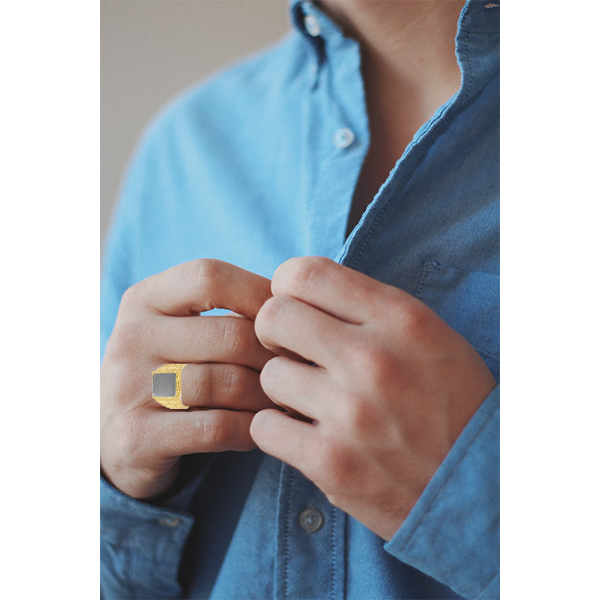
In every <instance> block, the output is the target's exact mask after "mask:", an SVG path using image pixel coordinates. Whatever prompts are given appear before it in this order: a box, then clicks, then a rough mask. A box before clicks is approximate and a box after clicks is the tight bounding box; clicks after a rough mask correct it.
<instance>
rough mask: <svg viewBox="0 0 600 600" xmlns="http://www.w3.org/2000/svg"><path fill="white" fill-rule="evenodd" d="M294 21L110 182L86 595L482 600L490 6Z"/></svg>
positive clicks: (347, 13)
mask: <svg viewBox="0 0 600 600" xmlns="http://www.w3.org/2000/svg"><path fill="white" fill-rule="evenodd" d="M290 10H291V15H292V21H293V23H294V27H295V31H294V32H293V34H292V35H290V36H289V37H287V38H286V39H285V40H283V42H282V43H281V44H279V45H278V46H277V47H275V48H273V49H272V50H270V51H268V52H266V53H264V54H262V55H260V56H257V57H254V58H252V59H250V60H247V61H244V62H242V63H240V64H239V65H237V66H236V67H234V68H231V69H229V70H227V71H226V72H224V73H222V74H220V75H219V76H218V77H216V78H213V79H212V80H210V81H209V82H206V83H205V84H203V85H202V86H200V87H199V88H197V89H195V90H193V91H191V92H188V93H186V94H185V95H183V96H182V97H180V98H178V99H177V100H176V101H174V102H173V103H172V104H171V105H170V106H169V107H168V108H167V109H166V110H165V111H164V112H163V113H162V114H161V115H160V116H159V118H158V119H157V120H156V122H155V123H154V124H153V126H152V127H151V128H150V129H149V131H148V132H147V133H146V135H145V138H144V140H143V142H142V144H141V146H140V149H139V151H138V153H137V156H136V158H135V161H134V162H133V164H132V167H131V169H130V172H129V175H128V178H127V181H126V183H125V186H124V190H123V195H122V199H121V203H120V205H119V209H118V212H117V216H116V220H115V223H114V226H113V230H112V233H111V237H110V240H109V245H108V251H107V256H106V263H105V264H106V268H105V279H104V283H103V365H102V381H101V384H102V449H101V465H102V474H103V477H102V484H101V485H102V510H103V514H102V524H103V533H102V594H103V597H105V598H129V597H131V598H133V597H135V598H174V597H189V598H203V597H211V598H271V597H275V598H329V597H330V598H346V597H347V598H465V597H468V598H497V597H498V596H499V565H498V562H499V548H498V545H499V513H498V508H499V507H498V485H499V483H498V472H499V465H498V460H499V457H498V455H499V448H498V439H499V431H498V430H499V385H498V383H497V382H498V380H499V340H498V296H499V287H498V270H499V253H498V118H499V115H498V110H499V98H498V92H499V59H498V43H499V32H498V25H499V14H498V12H499V4H498V3H489V2H482V1H479V0H470V1H468V2H467V3H466V5H464V6H463V2H455V1H454V0H447V1H446V0H444V1H435V0H431V1H430V0H417V1H414V2H412V1H408V0H407V1H404V0H403V1H398V2H389V1H382V2H380V1H377V0H352V1H351V0H344V1H342V0H325V1H322V2H319V3H318V4H316V3H315V4H311V3H308V2H304V1H300V0H293V1H292V2H291V3H290ZM457 24H458V26H457ZM455 38H456V54H455ZM457 59H458V60H457ZM293 257H296V258H293ZM290 259H291V260H290ZM214 308H217V309H221V310H218V311H216V312H215V313H211V314H210V315H202V316H200V315H199V313H204V312H208V311H211V310H212V309H214ZM109 337H110V339H108V338H109ZM107 340H108V341H107ZM105 345H106V346H105ZM104 346H105V352H104ZM163 364H186V365H187V366H186V367H185V369H184V370H183V371H182V384H181V385H182V394H183V395H182V398H183V402H184V404H185V405H188V406H190V407H191V408H189V409H188V410H185V411H184V410H179V411H178V410H168V409H166V408H164V407H163V406H161V405H160V404H159V403H158V402H156V401H154V400H153V399H152V388H151V386H152V382H151V374H152V372H153V371H154V370H156V369H157V368H158V367H160V366H161V365H163Z"/></svg>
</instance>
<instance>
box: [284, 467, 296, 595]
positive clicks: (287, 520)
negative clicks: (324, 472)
mask: <svg viewBox="0 0 600 600" xmlns="http://www.w3.org/2000/svg"><path fill="white" fill-rule="evenodd" d="M289 468H290V476H289V482H288V497H287V506H286V513H285V547H284V558H283V590H282V591H283V595H282V597H283V598H284V599H285V598H287V597H288V595H287V593H288V582H289V570H288V565H289V560H290V528H291V522H290V514H291V507H292V485H293V482H294V469H293V468H292V467H289Z"/></svg>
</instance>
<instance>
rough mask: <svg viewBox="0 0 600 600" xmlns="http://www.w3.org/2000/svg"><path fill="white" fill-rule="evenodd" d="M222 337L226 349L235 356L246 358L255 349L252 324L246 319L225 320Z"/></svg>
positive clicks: (230, 318)
mask: <svg viewBox="0 0 600 600" xmlns="http://www.w3.org/2000/svg"><path fill="white" fill-rule="evenodd" d="M221 336H222V339H223V343H224V345H225V347H226V348H228V349H229V350H230V352H231V353H233V354H236V355H243V356H245V355H247V354H249V353H250V352H251V351H252V349H253V347H254V342H253V339H252V338H253V337H254V332H253V328H252V324H251V323H250V321H247V320H246V319H241V318H239V317H226V318H224V319H223V322H222V329H221Z"/></svg>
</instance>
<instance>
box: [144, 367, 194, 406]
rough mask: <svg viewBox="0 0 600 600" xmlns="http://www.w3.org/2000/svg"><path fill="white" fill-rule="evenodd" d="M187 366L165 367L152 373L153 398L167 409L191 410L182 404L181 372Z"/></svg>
mask: <svg viewBox="0 0 600 600" xmlns="http://www.w3.org/2000/svg"><path fill="white" fill-rule="evenodd" d="M183 367H185V365H163V366H162V367H160V368H159V369H156V371H152V397H153V398H154V399H155V400H156V401H157V402H158V403H159V404H162V405H163V406H165V407H166V408H171V409H182V408H189V406H185V405H184V404H183V403H182V402H181V371H183Z"/></svg>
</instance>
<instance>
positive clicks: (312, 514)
mask: <svg viewBox="0 0 600 600" xmlns="http://www.w3.org/2000/svg"><path fill="white" fill-rule="evenodd" d="M298 523H299V525H300V527H302V529H304V530H305V531H308V532H309V533H312V532H313V531H317V529H319V528H320V527H321V525H323V515H322V514H321V512H320V511H318V510H317V509H316V508H305V509H304V510H303V511H302V512H301V513H300V514H299V515H298Z"/></svg>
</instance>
